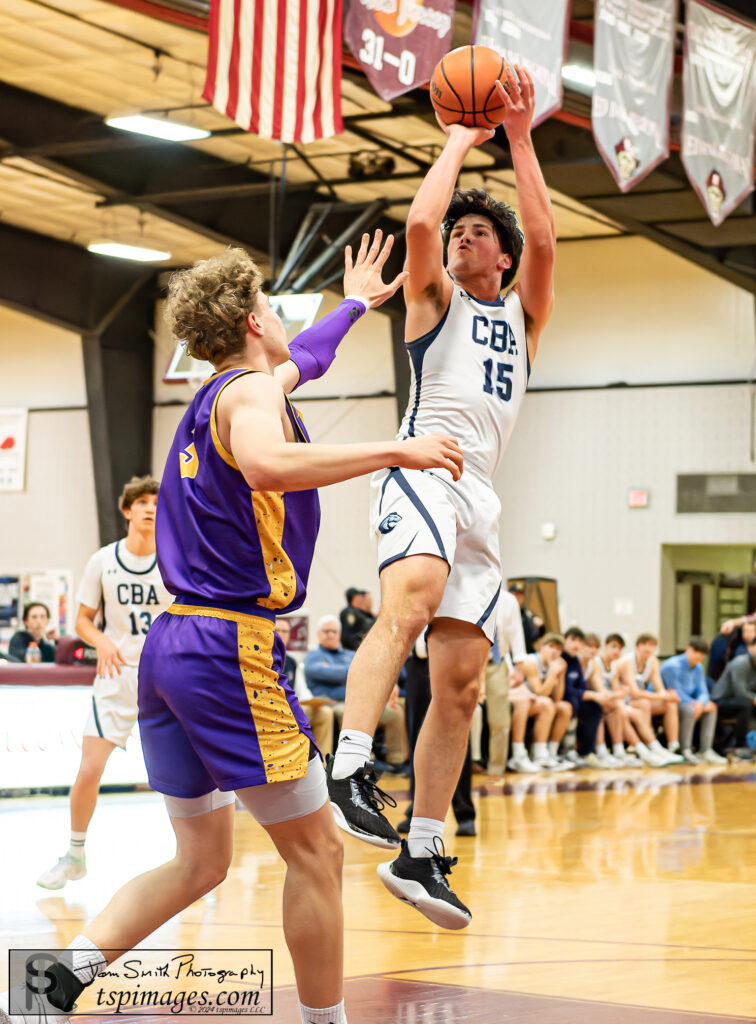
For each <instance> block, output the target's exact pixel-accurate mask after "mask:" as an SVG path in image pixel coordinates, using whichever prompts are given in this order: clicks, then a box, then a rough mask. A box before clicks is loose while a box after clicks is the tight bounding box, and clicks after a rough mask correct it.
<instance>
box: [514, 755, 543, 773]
mask: <svg viewBox="0 0 756 1024" xmlns="http://www.w3.org/2000/svg"><path fill="white" fill-rule="evenodd" d="M507 768H509V770H510V771H511V772H520V773H521V774H523V775H535V774H537V773H538V772H539V771H540V770H541V769H540V768H539V767H538V765H536V764H533V762H532V761H531V760H530V758H529V757H528V755H527V754H522V755H520V756H519V757H510V759H509V760H508V761H507Z"/></svg>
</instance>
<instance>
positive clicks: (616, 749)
mask: <svg viewBox="0 0 756 1024" xmlns="http://www.w3.org/2000/svg"><path fill="white" fill-rule="evenodd" d="M597 752H598V751H597ZM612 753H613V754H614V756H615V757H624V756H625V748H624V746H623V745H622V744H621V743H615V744H614V746H613V747H612Z"/></svg>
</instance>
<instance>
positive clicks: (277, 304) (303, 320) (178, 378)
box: [163, 292, 323, 384]
mask: <svg viewBox="0 0 756 1024" xmlns="http://www.w3.org/2000/svg"><path fill="white" fill-rule="evenodd" d="M269 301H270V305H271V308H272V309H274V310H275V311H276V313H278V315H279V316H280V317H281V320H282V322H283V325H284V327H285V328H286V337H287V339H288V341H289V343H291V341H292V340H293V339H294V338H295V337H296V336H297V335H298V334H299V333H300V332H301V331H304V330H305V329H306V328H307V327H310V326H311V325H312V324H313V323H314V322H315V317H316V316H317V315H318V310H319V309H320V304H321V303H322V301H323V295H322V294H321V293H319V292H309V293H306V294H303V295H270V296H269ZM214 372H215V371H214V369H213V367H212V366H211V365H210V363H205V362H202V360H200V359H193V358H192V356H190V355H189V354H188V353H187V351H186V349H185V348H184V343H183V341H179V342H177V343H176V347H175V348H174V350H173V354H172V355H171V359H170V362H169V363H168V367H167V369H166V371H165V373H164V374H163V380H164V381H166V382H167V383H171V384H179V383H181V384H183V383H186V382H190V383H192V382H193V383H197V382H199V383H200V384H201V383H202V381H204V380H207V378H208V377H211V376H212V375H213V373H214Z"/></svg>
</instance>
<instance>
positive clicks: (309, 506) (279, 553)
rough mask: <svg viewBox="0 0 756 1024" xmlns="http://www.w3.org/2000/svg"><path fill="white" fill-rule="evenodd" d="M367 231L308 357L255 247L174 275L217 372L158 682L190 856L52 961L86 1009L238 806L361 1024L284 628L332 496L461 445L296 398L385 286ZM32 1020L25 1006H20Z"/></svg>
mask: <svg viewBox="0 0 756 1024" xmlns="http://www.w3.org/2000/svg"><path fill="white" fill-rule="evenodd" d="M380 243H381V239H380V233H378V232H377V233H376V237H375V239H374V241H373V243H372V245H369V238H368V236H367V235H365V236H363V239H362V245H361V247H360V251H359V253H358V256H357V259H356V261H355V264H354V266H352V259H351V250H350V249H347V251H346V273H345V275H344V283H345V291H347V292H349V293H350V294H349V296H348V298H347V299H345V300H344V302H342V304H341V305H340V306H339V307H338V308H337V309H336V310H335V311H334V312H333V313H331V314H330V315H329V316H328V317H326V318H324V320H323V321H321V323H320V324H318V325H316V326H315V327H314V328H311V329H310V330H309V331H306V332H304V333H303V334H301V335H299V336H298V338H296V339H295V340H294V342H292V345H291V348H289V347H288V345H287V341H286V332H285V330H284V327H283V324H282V323H281V320H280V319H279V317H278V316H277V314H276V313H274V312H273V310H272V309H271V307H270V305H269V303H268V300H267V298H266V296H265V295H264V294H263V293H262V292H261V291H260V284H261V280H262V278H261V275H260V273H259V271H258V269H257V267H256V266H255V264H254V263H253V261H252V260H251V259H249V257H248V256H247V255H246V254H245V253H244V252H243V251H241V250H238V249H237V250H233V249H232V250H229V251H227V252H226V253H225V254H223V255H222V256H218V257H214V258H213V259H209V260H204V261H201V262H200V263H198V264H196V265H195V266H194V267H192V268H190V269H189V270H186V271H183V272H181V273H179V274H176V275H175V276H174V278H173V279H172V282H171V285H170V290H169V297H168V312H169V318H170V320H171V323H172V326H173V329H174V332H175V333H176V334H177V336H178V337H183V338H185V339H186V344H187V350H188V351H189V353H190V354H191V355H193V356H196V357H197V358H200V359H209V360H210V361H211V362H212V363H213V366H214V367H215V369H216V373H215V375H214V376H213V377H211V378H210V380H209V381H207V382H206V383H205V385H203V387H202V388H201V389H200V390H199V392H198V393H197V395H196V396H195V398H194V400H193V402H192V403H191V405H190V406H189V408H188V409H187V411H186V414H185V415H184V417H183V419H182V421H181V424H180V425H179V428H178V430H177V432H176V437H175V440H174V443H173V445H172V447H171V451H170V454H169V456H168V461H167V464H166V468H165V472H164V475H163V482H162V484H161V491H160V501H159V503H158V523H157V534H158V559H159V562H160V568H161V572H162V573H163V576H164V580H165V583H166V586H167V587H168V589H169V590H170V591H171V592H172V593H174V595H175V601H174V604H173V605H172V606H171V608H170V609H169V611H168V612H166V613H165V614H163V615H162V616H160V617H159V618H158V619H157V620H156V622H155V624H154V625H153V627H152V629H151V631H150V634H149V636H148V638H147V642H146V644H145V649H144V652H143V654H142V660H141V664H140V674H139V714H140V718H139V724H140V732H141V736H142V743H143V746H144V753H145V761H146V764H147V770H148V773H149V777H150V781H151V783H152V786H153V787H154V788H155V789H156V790H158V791H159V792H161V793H163V794H164V796H165V801H166V805H167V808H168V812H169V814H170V816H171V824H172V826H173V829H174V831H175V833H176V856H175V858H174V859H173V860H172V861H170V862H169V863H167V864H164V865H162V866H161V867H159V868H156V869H155V870H153V871H149V872H147V873H146V874H144V875H141V876H139V877H138V878H135V879H133V880H132V881H131V882H129V883H128V884H127V885H125V886H124V887H123V888H122V889H121V890H120V891H119V892H118V893H116V895H115V896H114V897H113V899H112V900H111V901H110V903H109V904H108V906H107V907H106V908H105V910H104V911H102V913H100V914H99V915H98V916H97V917H96V918H95V919H94V921H92V923H91V924H90V925H88V927H87V928H86V929H85V930H84V932H83V934H81V935H79V936H77V937H76V939H74V941H73V943H72V944H71V946H70V947H69V950H68V951H67V952H66V954H65V963H63V962H61V963H59V964H57V965H56V966H55V968H51V971H53V973H54V974H55V980H56V986H55V987H54V989H53V991H48V992H47V999H48V1000H49V1001H50V1002H51V1003H52V1004H53V1005H54V1006H56V1007H57V1008H59V1009H61V1010H63V1011H64V1012H68V1011H70V1010H71V1009H72V1007H73V1005H74V1002H75V1000H76V998H77V996H78V995H79V993H80V992H81V991H82V989H83V988H84V986H85V985H86V984H89V983H91V982H92V981H93V980H94V978H95V977H96V976H97V974H98V973H100V972H101V971H102V970H103V969H104V968H105V966H106V964H107V963H109V962H110V961H112V960H113V959H114V958H115V956H116V955H117V954H116V952H115V951H116V950H127V949H130V948H131V947H133V946H134V945H136V944H137V943H138V942H141V941H142V940H143V939H144V938H146V936H148V935H149V934H150V933H151V932H153V931H154V930H155V929H156V928H157V927H159V926H160V925H161V924H163V923H164V922H165V921H167V920H168V919H169V918H171V917H172V916H173V915H174V914H177V913H179V912H180V911H181V910H183V909H184V908H185V907H187V906H189V904H190V903H192V902H193V901H194V900H196V899H198V898H199V897H200V896H202V895H204V894H205V893H207V892H208V891H209V890H210V889H212V888H214V887H215V886H216V885H218V884H219V883H220V882H221V881H222V880H223V878H224V877H225V875H226V871H227V869H228V866H229V864H230V861H231V855H232V843H233V827H234V796H235V795H236V796H238V798H239V800H240V801H241V802H242V803H243V804H244V806H245V807H247V808H248V809H249V810H250V811H251V813H252V814H253V815H254V816H255V818H256V819H257V820H258V821H259V822H260V824H262V825H263V827H264V828H265V829H266V831H267V832H268V834H269V835H270V836H271V838H272V840H273V842H274V843H275V845H276V847H277V849H278V851H279V853H280V854H281V856H282V857H283V859H284V861H285V862H286V867H287V873H286V884H285V887H284V899H283V924H284V932H285V936H286V941H287V944H288V946H289V950H290V952H291V955H292V959H293V961H294V970H295V974H296V979H297V988H298V991H299V998H300V1007H301V1016H302V1021H303V1022H307V1021H309V1022H312V1024H326V1022H330V1024H345V1022H346V1015H345V1011H344V1002H343V997H342V989H343V980H342V974H343V972H342V960H343V921H342V907H341V865H342V844H341V839H340V836H339V833H338V831H337V829H336V826H335V824H334V820H333V815H332V812H331V809H330V807H329V803H328V793H327V788H326V782H325V772H324V769H323V765H322V762H321V760H320V757H319V755H318V753H317V750H316V749H315V748H314V745H313V744H312V739H311V734H310V727H309V724H308V722H307V718H306V716H305V715H304V714H303V713H302V710H301V708H300V707H299V704H298V702H297V700H296V697H295V696H294V694H293V692H292V689H291V687H290V686H289V684H288V682H287V680H286V678H285V676H284V674H283V659H284V654H285V651H284V648H283V645H282V643H281V640H280V638H279V637H278V636H277V635H276V633H275V631H274V630H275V617H276V614H278V613H281V612H288V611H291V610H293V609H295V608H298V607H299V606H300V605H301V603H302V601H303V600H304V597H305V587H306V585H307V577H308V573H309V569H310V563H311V560H312V555H313V548H314V544H315V538H316V535H317V530H318V521H319V510H318V499H317V492H316V490H315V488H317V487H319V486H321V485H325V484H331V483H337V482H338V481H341V480H347V479H349V478H351V477H355V476H360V475H361V474H364V473H371V472H373V471H375V470H377V469H380V468H382V467H387V466H401V467H404V468H410V469H424V468H431V467H443V468H445V469H447V470H449V472H450V473H451V474H452V475H453V476H454V478H455V479H459V477H460V474H461V472H462V455H461V451H460V449H459V446H458V445H457V443H456V441H455V440H454V439H453V438H450V437H446V436H441V435H437V434H436V435H429V436H425V437H420V438H416V439H413V440H408V441H388V442H377V443H366V444H345V445H319V444H309V443H308V438H307V434H306V432H305V429H304V425H303V423H302V421H301V419H300V417H299V416H298V414H297V413H296V411H295V410H294V408H293V407H292V406H291V404H290V402H289V400H288V398H287V394H288V392H290V391H291V390H293V389H294V387H296V385H297V384H298V383H301V382H304V381H305V380H309V379H313V378H315V377H319V376H320V375H321V374H322V373H324V372H325V370H326V369H327V368H328V366H329V365H330V363H331V361H332V360H333V358H334V355H335V353H336V347H337V345H338V343H339V341H340V340H341V339H342V337H343V336H344V335H345V334H346V332H347V330H348V329H349V326H350V325H351V323H353V322H354V321H355V320H356V319H358V318H359V316H361V315H362V313H363V312H364V311H365V310H366V309H367V308H369V307H372V306H378V305H380V304H381V303H382V302H383V301H384V300H385V299H386V298H388V297H389V296H390V295H392V294H393V293H394V292H395V291H396V289H397V288H398V287H399V285H400V284H401V283H402V282H403V280H404V277H405V275H404V274H400V275H399V276H398V277H397V278H396V279H395V280H394V281H393V282H391V284H384V283H383V281H382V279H381V270H382V267H383V264H384V263H385V260H386V258H387V256H388V253H389V251H390V249H391V243H392V239H391V238H389V239H388V240H387V242H386V244H385V246H384V247H383V248H382V249H381V244H380ZM15 1012H18V1011H15Z"/></svg>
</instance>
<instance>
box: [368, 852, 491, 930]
mask: <svg viewBox="0 0 756 1024" xmlns="http://www.w3.org/2000/svg"><path fill="white" fill-rule="evenodd" d="M434 848H435V849H434V853H433V854H432V855H431V856H430V857H410V854H409V847H408V846H407V841H406V839H403V840H402V852H401V853H400V854H399V856H398V857H397V858H396V860H393V861H391V863H390V864H379V865H378V877H379V878H380V880H381V881H382V882H383V884H384V885H385V886H386V888H387V889H388V891H389V892H390V893H391V894H392V895H393V896H396V897H397V899H400V900H401V901H402V902H403V903H409V905H410V906H411V907H415V908H416V909H417V910H419V911H420V913H421V914H424V915H425V916H426V917H427V918H428V920H429V921H432V922H433V923H434V924H437V925H438V926H439V927H440V928H452V929H459V928H466V927H467V926H468V924H469V923H470V921H471V920H472V914H471V913H470V911H469V910H468V909H467V907H466V906H465V905H464V903H463V902H462V901H461V900H460V899H458V898H457V896H456V894H455V893H453V892H452V890H451V888H450V886H449V883H448V882H447V881H446V876H447V875H449V874H451V869H452V868H453V867H454V865H455V864H456V863H457V858H456V857H447V856H445V853H446V851H445V850H444V844H443V843H442V842H441V840H440V839H435V840H434Z"/></svg>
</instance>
